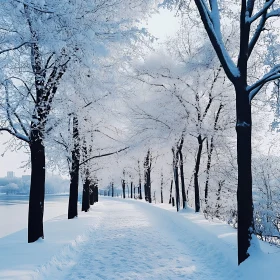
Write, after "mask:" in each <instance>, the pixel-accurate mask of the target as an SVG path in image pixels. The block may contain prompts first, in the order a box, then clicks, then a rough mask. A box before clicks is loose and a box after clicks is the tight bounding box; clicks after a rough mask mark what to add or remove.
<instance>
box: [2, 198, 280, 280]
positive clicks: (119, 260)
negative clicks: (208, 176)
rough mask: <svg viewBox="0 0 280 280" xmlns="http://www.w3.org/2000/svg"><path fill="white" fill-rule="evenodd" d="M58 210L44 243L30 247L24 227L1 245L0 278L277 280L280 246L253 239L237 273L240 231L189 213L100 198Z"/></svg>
mask: <svg viewBox="0 0 280 280" xmlns="http://www.w3.org/2000/svg"><path fill="white" fill-rule="evenodd" d="M56 204H57V207H58V206H60V212H57V214H58V216H57V217H55V218H52V219H50V220H48V221H46V222H45V239H44V240H40V241H38V242H36V243H33V244H27V242H26V234H27V231H26V228H24V229H22V230H20V231H17V232H14V233H12V234H10V235H7V236H4V237H2V238H1V239H0V279H7V280H11V279H24V280H25V279H57V280H59V279H67V280H68V279H69V280H76V279H96V280H98V279H141V280H142V279H172V280H173V279H175V280H176V279H195V280H204V279H210V280H211V279H215V280H219V279H277V278H278V277H277V276H276V275H277V274H278V272H277V267H278V264H279V260H280V250H279V249H278V248H276V247H274V246H269V245H268V244H265V243H263V242H259V241H258V240H254V243H256V246H254V249H253V250H251V251H250V253H251V254H252V256H251V257H250V258H249V259H248V260H247V261H246V262H244V263H243V264H242V265H241V266H239V267H238V266H237V257H236V255H237V252H236V230H235V229H233V228H231V227H230V226H228V225H226V224H224V223H221V222H219V221H215V222H209V221H207V220H205V219H204V217H203V215H202V214H197V213H193V210H192V209H187V210H183V211H181V212H179V213H176V211H175V209H174V208H172V207H171V206H170V205H167V204H148V203H146V202H144V201H135V200H131V199H126V200H123V199H120V198H109V197H101V198H100V201H99V202H98V203H97V204H96V205H94V206H93V207H91V209H90V211H89V212H88V213H79V217H78V218H77V219H74V220H67V216H66V211H67V209H65V205H64V203H61V202H58V203H56ZM57 209H58V208H57ZM63 209H64V210H63ZM62 210H63V211H64V212H65V214H63V215H61V211H62ZM259 245H260V248H259V249H258V246H259Z"/></svg>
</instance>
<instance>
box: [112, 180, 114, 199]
mask: <svg viewBox="0 0 280 280" xmlns="http://www.w3.org/2000/svg"><path fill="white" fill-rule="evenodd" d="M112 197H114V183H112Z"/></svg>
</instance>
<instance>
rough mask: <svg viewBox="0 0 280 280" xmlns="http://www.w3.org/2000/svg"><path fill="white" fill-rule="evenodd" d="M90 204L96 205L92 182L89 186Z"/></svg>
mask: <svg viewBox="0 0 280 280" xmlns="http://www.w3.org/2000/svg"><path fill="white" fill-rule="evenodd" d="M89 204H90V205H93V204H94V184H93V183H92V182H90V185H89Z"/></svg>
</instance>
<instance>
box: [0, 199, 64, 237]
mask: <svg viewBox="0 0 280 280" xmlns="http://www.w3.org/2000/svg"><path fill="white" fill-rule="evenodd" d="M28 197H29V196H28V195H6V194H0V224H1V227H0V238H2V237H4V236H6V235H9V234H11V233H14V232H16V231H19V230H22V229H24V228H27V219H28ZM67 210H68V195H66V194H65V195H46V196H45V213H44V221H47V220H49V219H52V218H54V217H57V216H60V215H63V214H67Z"/></svg>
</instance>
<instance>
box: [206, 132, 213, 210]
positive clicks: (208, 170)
mask: <svg viewBox="0 0 280 280" xmlns="http://www.w3.org/2000/svg"><path fill="white" fill-rule="evenodd" d="M207 147H208V144H207ZM213 148H214V137H213V136H212V137H211V140H210V147H208V148H207V150H208V152H207V166H206V181H205V189H204V199H205V205H206V206H207V204H208V188H209V177H210V168H211V160H212V153H213Z"/></svg>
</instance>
